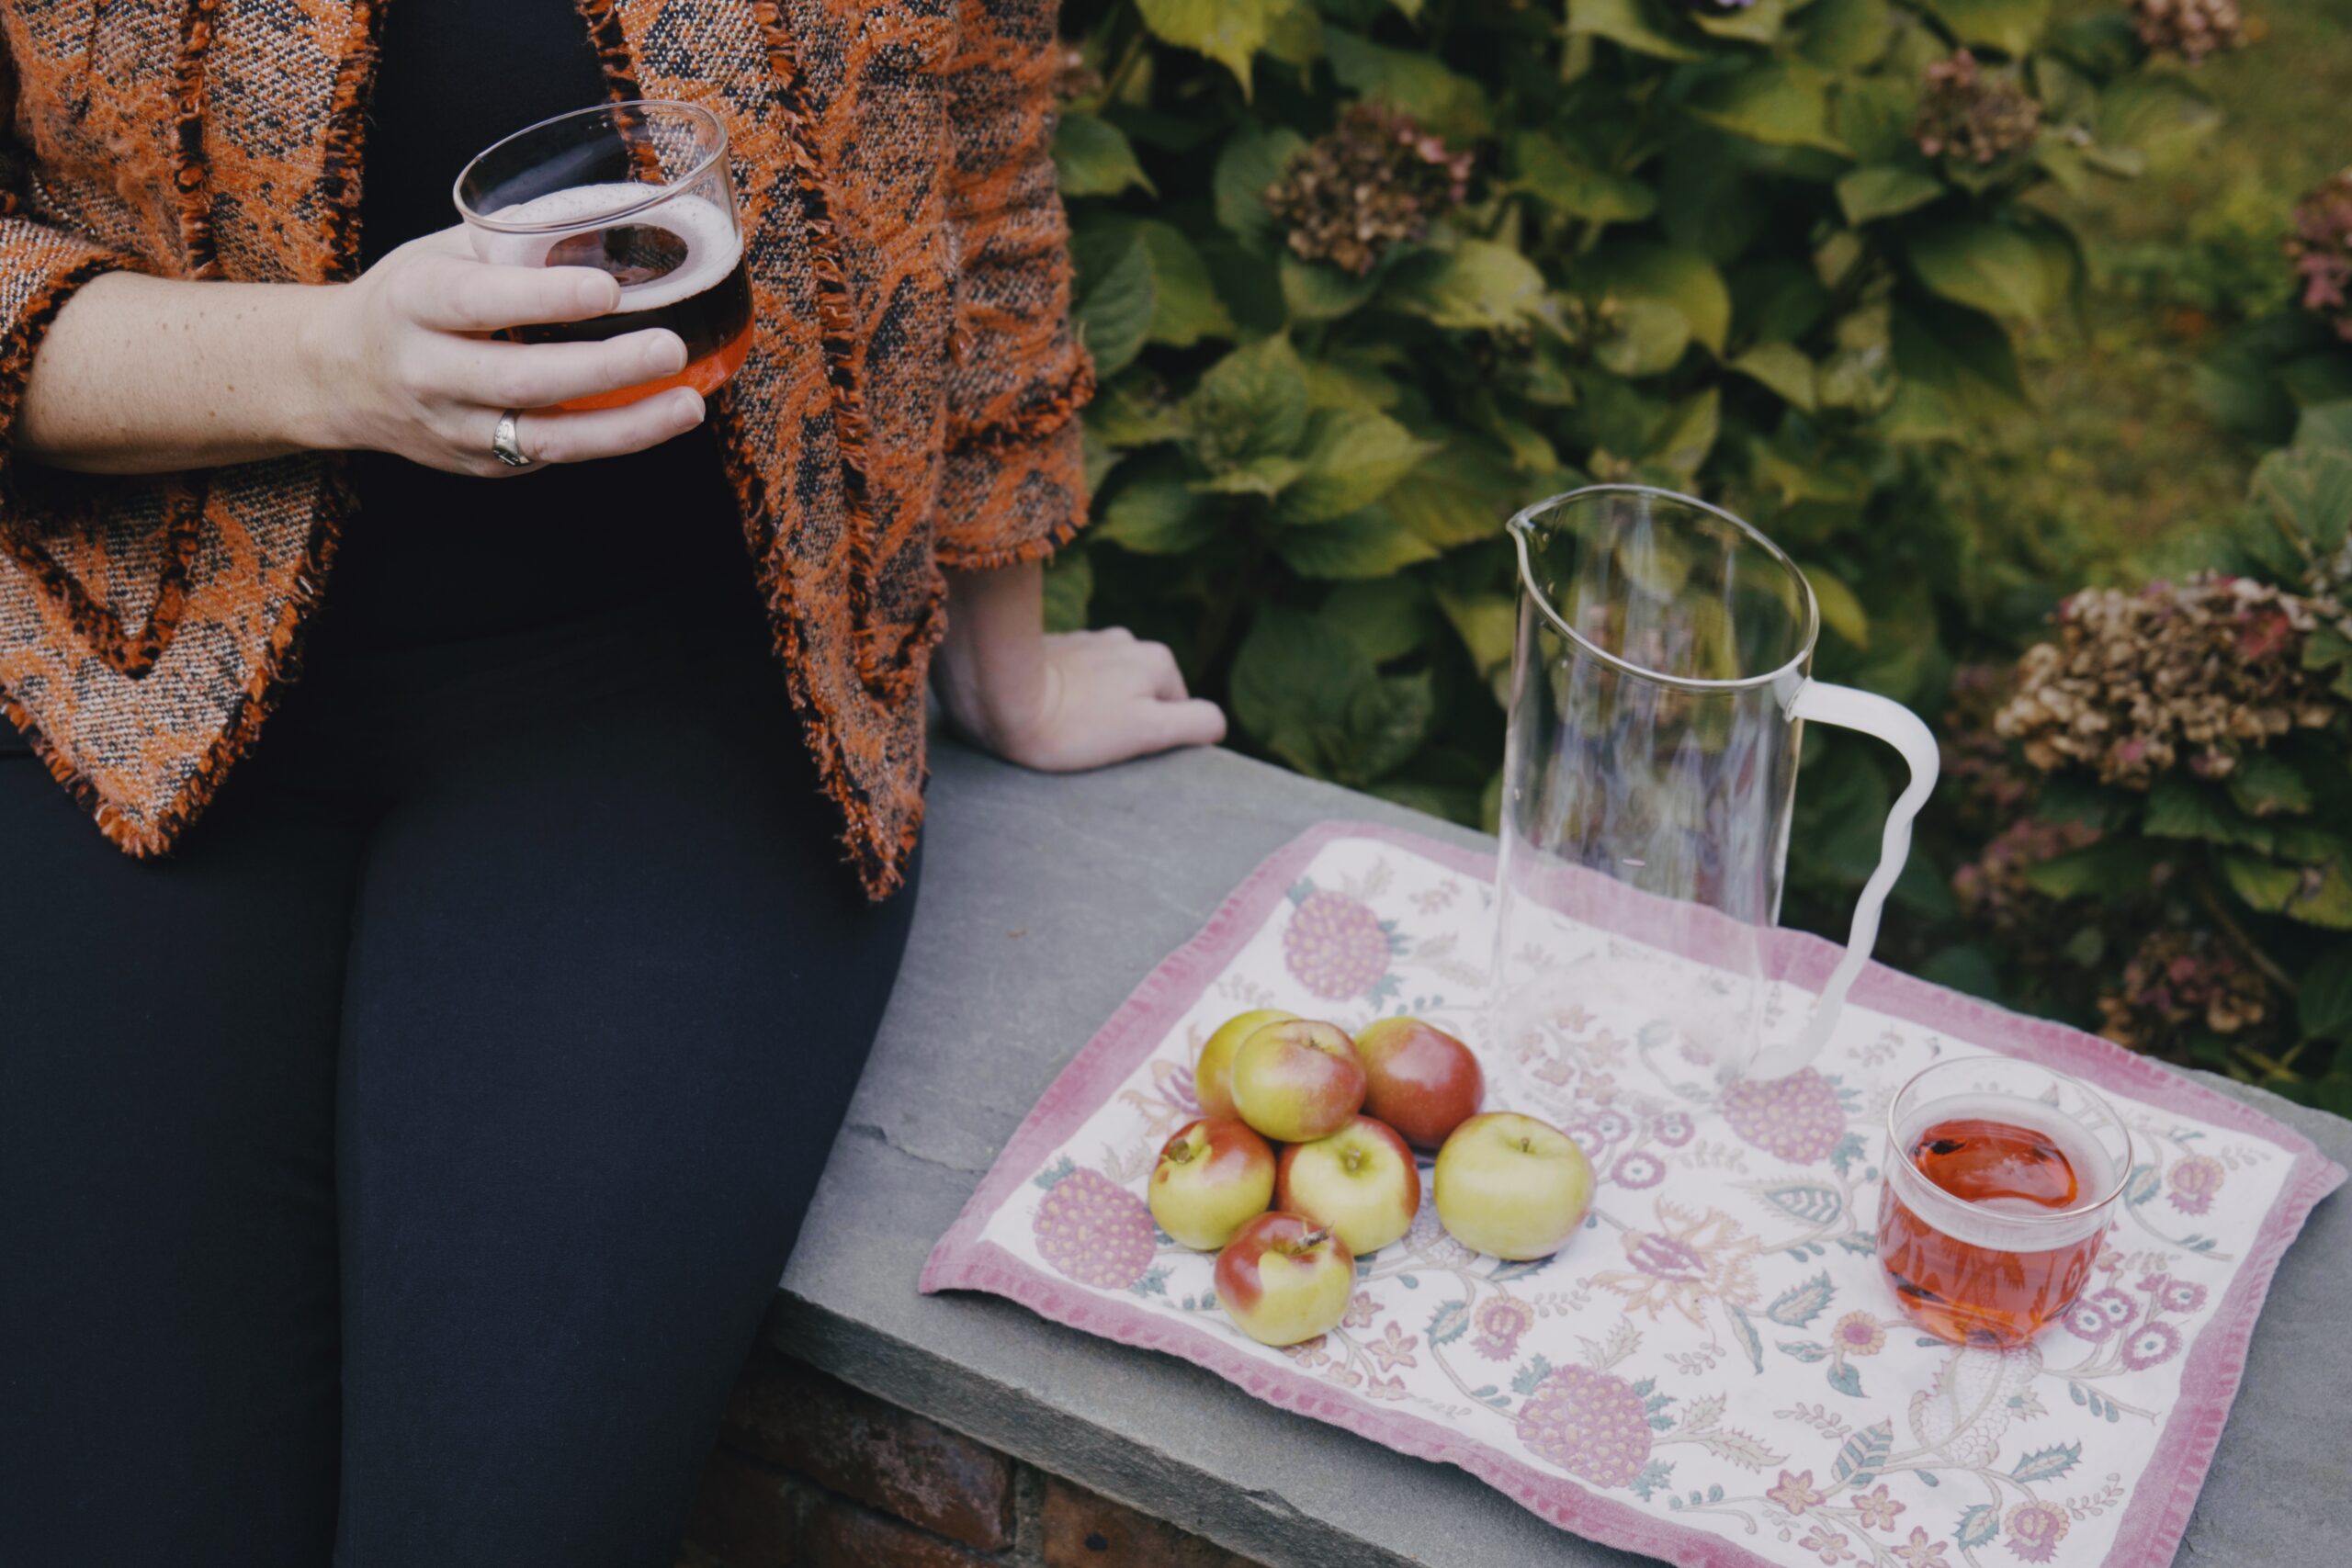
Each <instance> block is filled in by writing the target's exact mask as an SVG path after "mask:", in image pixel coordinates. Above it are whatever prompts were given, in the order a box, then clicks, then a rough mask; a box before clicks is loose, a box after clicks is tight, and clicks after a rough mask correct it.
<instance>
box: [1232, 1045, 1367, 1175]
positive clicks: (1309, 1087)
mask: <svg viewBox="0 0 2352 1568" xmlns="http://www.w3.org/2000/svg"><path fill="white" fill-rule="evenodd" d="M1363 1091H1364V1081H1363V1063H1362V1062H1361V1061H1359V1060H1357V1059H1356V1047H1355V1043H1354V1042H1353V1041H1351V1040H1350V1039H1349V1038H1348V1035H1347V1032H1346V1031H1345V1030H1343V1029H1341V1028H1340V1026H1339V1025H1338V1024H1336V1023H1321V1022H1318V1021H1316V1020H1314V1019H1308V1018H1293V1019H1284V1020H1282V1021H1277V1022H1274V1023H1269V1024H1264V1025H1261V1027H1259V1028H1258V1029H1256V1030H1253V1031H1252V1032H1250V1036H1249V1038H1248V1039H1246V1040H1244V1041H1242V1042H1241V1049H1240V1050H1238V1051H1237V1052H1236V1053H1234V1057H1233V1104H1234V1109H1235V1110H1237V1111H1239V1112H1240V1113H1241V1119H1242V1120H1243V1121H1244V1122H1249V1123H1250V1125H1251V1126H1252V1127H1255V1128H1256V1129H1257V1130H1258V1131H1259V1132H1261V1133H1263V1134H1265V1135H1266V1136H1267V1137H1269V1138H1272V1139H1273V1140H1274V1141H1275V1142H1276V1143H1283V1144H1304V1143H1307V1142H1310V1141H1312V1140H1313V1139H1316V1138H1325V1137H1329V1136H1330V1135H1331V1134H1334V1133H1336V1132H1338V1131H1339V1130H1340V1128H1342V1127H1344V1126H1346V1125H1347V1124H1348V1123H1349V1122H1350V1121H1351V1120H1353V1119H1354V1116H1355V1113H1356V1112H1357V1111H1361V1110H1363Z"/></svg>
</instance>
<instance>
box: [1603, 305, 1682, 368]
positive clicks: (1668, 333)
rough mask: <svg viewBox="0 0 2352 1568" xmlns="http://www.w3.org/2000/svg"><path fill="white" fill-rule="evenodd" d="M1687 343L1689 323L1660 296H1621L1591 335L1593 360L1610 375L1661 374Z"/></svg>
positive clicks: (1674, 363) (1674, 364)
mask: <svg viewBox="0 0 2352 1568" xmlns="http://www.w3.org/2000/svg"><path fill="white" fill-rule="evenodd" d="M1690 346H1691V323H1690V321H1688V320H1687V319H1686V318H1685V317H1684V316H1683V314H1682V312H1681V311H1679V310H1676V309H1675V308H1674V307H1673V306H1671V305H1669V304H1668V303H1667V302H1666V301H1665V300H1663V299H1624V300H1620V301H1619V302H1618V306H1617V310H1616V313H1615V314H1614V315H1613V316H1611V318H1610V320H1609V322H1608V325H1607V326H1606V328H1604V329H1603V331H1602V332H1601V333H1600V335H1598V336H1597V337H1595V338H1594V340H1593V344H1592V357H1593V362H1594V363H1595V364H1597V365H1599V366H1600V367H1601V368H1602V369H1603V370H1606V371H1608V372H1609V373H1610V374H1611V375H1612V376H1623V377H1627V378H1638V377H1643V376H1662V375H1664V374H1665V373H1666V372H1667V371H1668V370H1671V369H1673V368H1674V367H1675V366H1677V365H1678V364H1679V363H1681V360H1682V351H1683V350H1684V349H1686V348H1688V347H1690Z"/></svg>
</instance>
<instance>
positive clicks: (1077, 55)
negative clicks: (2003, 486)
mask: <svg viewBox="0 0 2352 1568" xmlns="http://www.w3.org/2000/svg"><path fill="white" fill-rule="evenodd" d="M2049 12H2050V6H2048V4H2047V3H2046V0H1902V3H1896V0H1746V3H1737V0H1734V3H1724V0H1069V8H1068V11H1067V13H1066V28H1067V31H1068V36H1069V40H1070V59H1069V66H1068V69H1066V70H1065V72H1064V73H1063V77H1062V81H1063V86H1064V92H1065V96H1066V98H1067V103H1066V107H1065V112H1064V115H1063V117H1062V119H1061V122H1060V126H1059V130H1058V133H1057V148H1056V150H1057V161H1058V164H1059V166H1060V172H1061V182H1062V188H1063V191H1064V194H1065V196H1066V197H1067V198H1068V199H1069V204H1070V208H1071V212H1072V220H1073V233H1074V250H1075V253H1076V255H1077V260H1078V266H1079V296H1078V306H1077V310H1078V315H1079V318H1080V323H1081V326H1082V330H1083V332H1084V333H1085V337H1086V341H1087V343H1088V345H1089V347H1090V348H1091V351H1092V353H1093V355H1094V357H1095V361H1096V364H1097V367H1098V368H1099V370H1100V372H1101V376H1102V391H1101V394H1100V396H1099V397H1098V399H1097V400H1096V402H1095V404H1094V406H1093V407H1092V408H1091V410H1090V412H1089V413H1088V416H1087V427H1088V434H1089V438H1090V452H1091V459H1092V465H1091V466H1092V478H1093V479H1094V480H1095V483H1096V509H1097V520H1096V524H1095V526H1094V527H1093V528H1092V529H1091V530H1090V531H1089V532H1088V533H1087V534H1086V535H1085V536H1082V537H1081V540H1080V543H1079V544H1078V545H1077V546H1076V547H1073V548H1072V549H1071V550H1069V552H1067V553H1066V554H1065V557H1064V558H1063V560H1062V562H1061V563H1060V564H1059V565H1058V566H1057V570H1056V571H1055V574H1054V576H1053V578H1052V588H1053V604H1054V613H1055V614H1056V615H1057V616H1058V617H1059V618H1060V620H1061V621H1062V622H1063V623H1064V624H1079V623H1080V622H1081V621H1084V620H1089V619H1092V620H1098V621H1105V622H1108V621H1121V622H1125V623H1127V624H1131V625H1135V626H1138V627H1139V628H1142V629H1145V630H1146V631H1147V632H1148V634H1149V635H1152V636H1155V637H1160V638H1162V639H1164V640H1166V641H1168V642H1169V643H1170V645H1171V646H1173V647H1174V648H1175V649H1177V651H1178V654H1179V657H1180V659H1181V660H1182V662H1183V664H1184V666H1185V669H1186V671H1187V672H1188V674H1189V676H1190V677H1191V679H1192V680H1193V682H1194V683H1195V685H1196V686H1198V687H1200V688H1202V689H1203V690H1204V691H1205V692H1206V693H1207V694H1210V695H1213V696H1216V697H1217V698H1219V699H1221V700H1224V701H1225V702H1227V705H1228V707H1229V709H1230V711H1231V712H1232V713H1233V715H1234V716H1235V717H1236V719H1237V720H1238V739H1239V741H1240V742H1241V743H1242V744H1245V745H1248V746H1250V747H1252V748H1254V749H1256V750H1259V751H1260V752H1261V753H1262V754H1264V755H1267V756H1270V757H1272V758H1274V759H1276V760H1278V761H1282V762H1284V763H1286V764H1288V765H1290V766H1292V767H1295V768H1297V769H1299V770H1301V771H1303V772H1306V773H1312V774H1315V775H1317V776H1319V777H1325V778H1329V779H1334V780H1337V781H1340V782H1341V783H1344V784H1351V785H1355V786H1358V787H1363V788H1368V789H1371V790H1374V791H1376V792H1378V793H1381V794H1383V795H1388V796H1390V797H1392V798H1396V799H1399V800H1403V801H1406V802H1408V803H1410V804H1413V805H1416V806H1419V807H1424V808H1426V809H1429V810H1431V811H1435V812H1438V813H1441V814H1443V815H1447V816H1451V817H1453V818H1458V819H1461V820H1464V821H1473V822H1475V821H1478V820H1480V819H1481V818H1482V817H1483V816H1485V815H1486V814H1487V810H1488V809H1490V806H1491V795H1492V788H1493V784H1494V781H1495V779H1496V777H1497V774H1498V767H1499V763H1500V760H1501V727H1502V717H1501V711H1500V706H1499V703H1498V696H1497V694H1498V690H1499V686H1500V682H1501V680H1502V678H1503V676H1504V673H1505V665H1506V663H1507V661H1508V659H1509V653H1510V629H1511V624H1512V615H1513V598H1512V575H1511V564H1510V550H1509V548H1508V544H1507V540H1506V538H1505V536H1504V533H1503V528H1502V524H1503V520H1504V519H1505V518H1506V517H1508V516H1509V515H1510V513H1512V512H1513V511H1515V510H1517V509H1518V508H1519V507H1520V506H1521V505H1524V504H1526V503H1528V502H1532V501H1534V500H1537V499H1540V498H1542V497H1544V496H1545V495H1549V494H1552V493H1555V492H1556V491H1562V490H1566V489H1568V488H1571V487H1573V486H1575V485H1577V484H1579V483H1584V482H1588V481H1590V480H1593V479H1645V480H1651V481H1655V482H1658V483H1663V484H1667V485H1670V486H1673V487H1676V488H1679V489H1685V490H1695V491H1700V492H1702V493H1703V494H1706V495H1708V496H1710V497H1711V498H1713V499H1717V500H1720V501H1723V502H1725V503H1727V504H1729V505H1731V506H1733V507H1734V508H1736V509H1737V510H1739V511H1740V512H1742V513H1744V514H1746V515H1747V516H1750V517H1752V518H1753V519H1754V520H1755V521H1756V522H1758V524H1759V525H1761V526H1763V527H1764V528H1765V529H1766V530H1767V531H1768V532H1770V534H1771V535H1772V536H1774V537H1775V538H1776V539H1778V540H1780V541H1781V542H1782V543H1783V544H1785V545H1786V546H1787V547H1789V548H1790V549H1791V550H1792V552H1793V553H1794V554H1795V555H1796V556H1797V557H1798V558H1799V559H1800V560H1801V561H1802V562H1803V564H1804V568H1805V570H1806V571H1807V572H1808V574H1809V575H1810V576H1811V578H1812V580H1813V582H1814V584H1815V589H1816V590H1817V591H1818V594H1819V597H1820V599H1821V603H1822V606H1823V610H1824V615H1825V619H1826V623H1827V625H1828V627H1829V632H1828V635H1827V637H1826V640H1825V643H1824V647H1823V649H1822V654H1821V659H1820V667H1821V668H1822V670H1823V671H1824V672H1825V673H1826V674H1829V675H1832V676H1834V677H1835V678H1838V679H1841V680H1847V681H1851V682H1860V683H1862V684H1866V685H1869V686H1871V687H1874V688H1875V689H1878V690H1880V691H1883V692H1885V693H1888V694H1892V695H1894V696H1895V697H1897V698H1901V699H1904V700H1907V701H1912V702H1915V703H1920V704H1923V705H1925V704H1932V703H1933V702H1935V701H1937V700H1938V698H1937V696H1936V694H1937V693H1938V692H1939V690H1940V688H1941V685H1942V684H1943V682H1945V680H1946V679H1948V677H1949V674H1950V670H1951V661H1952V660H1951V655H1950V653H1949V652H1948V651H1947V642H1948V640H1949V641H1950V642H1951V643H1952V644H1954V645H1964V644H1965V643H1966V642H1967V640H1968V638H1969V635H1970V634H1969V632H1968V628H1969V627H1970V626H1973V625H1974V624H1976V623H1977V622H1978V620H1979V619H1980V618H1981V616H1982V615H1983V614H1984V610H1985V604H1986V603H1987V602H1988V601H1990V600H1991V599H1993V598H1995V597H1996V596H1998V595H2001V594H2004V593H2007V592H2012V591H2014V590H2016V589H2017V588H2018V585H2019V584H2020V583H2021V582H2024V581H2028V580H2029V579H2030V569H2029V568H2027V567H2026V566H2024V565H2021V564H2020V563H2019V562H2018V561H2017V560H2016V559H2014V558H2009V557H2007V555H2006V554H2005V551H2004V550H2003V549H2002V548H2000V547H1997V545H1996V542H1990V541H1986V540H1984V539H1980V538H1977V537H1974V536H1972V534H1971V533H1970V531H1969V530H1968V528H1967V527H1966V526H1964V525H1962V523H1961V522H1960V521H1959V520H1958V519H1957V518H1956V517H1955V516H1954V514H1953V513H1951V512H1950V511H1948V510H1947V509H1946V508H1945V507H1944V506H1943V505H1942V504H1941V503H1940V502H1939V492H1940V487H1939V483H1938V478H1939V471H1940V470H1941V469H1942V468H1944V466H1946V465H1949V464H1951V463H1952V462H1954V461H1955V460H1964V457H1965V454H1966V452H1967V449H1968V447H1969V445H1970V444H1971V442H1972V441H1973V440H1975V439H1976V438H1977V436H1978V434H1979V433H1980V432H1982V431H1983V430H1985V428H1986V426H1987V424H1988V423H1990V422H1993V421H1996V420H1998V419H2001V418H2005V417H2009V416H2013V415H2015V414H2017V413H2018V412H2021V411H2022V409H2023V406H2024V402H2023V392H2022V389H2021V385H2020V381H2019V377H2018V366H2017V361H2016V357H2015V355H2014V354H2013V352H2012V348H2011V336H2010V334H2011V333H2012V331H2013V330H2016V329H2018V328H2019V327H2020V326H2022V325H2024V324H2026V323H2030V322H2031V321H2035V320H2036V319H2038V318H2042V317H2046V316H2048V315H2050V314H2052V313H2053V312H2056V311H2059V310H2064V309H2065V308H2066V307H2067V306H2068V304H2069V302H2070V300H2071V299H2072V298H2073V296H2074V295H2075V292H2076V290H2077V288H2079V286H2080V282H2081V278H2082V275H2083V265H2082V261H2081V254H2080V248H2079V246H2078V245H2077V244H2076V243H2075V238H2074V236H2073V235H2072V234H2071V233H2070V232H2069V231H2068V230H2067V228H2066V226H2065V224H2064V221H2062V220H2061V219H2060V218H2059V217H2057V216H2055V214H2057V213H2059V212H2062V211H2063V210H2064V194H2065V192H2066V191H2067V190H2069V189H2075V188H2080V187H2082V186H2084V185H2086V183H2087V182H2091V181H2096V180H2100V179H2107V178H2119V177H2129V176H2131V175H2132V174H2134V173H2135V172H2137V171H2138V170H2139V169H2140V168H2141V167H2142V165H2143V162H2144V161H2145V159H2146V158H2147V157H2148V156H2150V155H2151V154H2152V153H2155V152H2162V151H2164V150H2165V149H2166V148H2168V147H2177V145H2179V144H2180V143H2182V142H2184V141H2191V140H2193V139H2195V138H2197V137H2199V136H2200V135H2202V134H2204V133H2205V132H2206V131H2208V130H2210V129H2211V126H2212V124H2213V122H2214V119H2215V116H2214V113H2213V111H2212V109H2211V107H2210V106H2209V105H2208V104H2207V102H2206V101H2205V99H2204V98H2203V96H2201V95H2200V94H2199V91H2198V89H2197V88H2196V87H2195V85H2193V84H2192V83H2191V82H2190V80H2189V79H2188V76H2187V75H2186V74H2184V73H2182V72H2181V71H2180V70H2178V69H2177V61H2175V60H2172V59H2170V58H2169V57H2165V58H2159V57H2158V56H2155V55H2154V54H2152V53H2151V51H2150V48H2149V46H2148V45H2146V44H2144V43H2143V42H2142V41H2141V34H2142V26H2141V21H2142V19H2141V18H2139V17H2135V15H2134V13H2133V12H2131V10H2128V9H2125V8H2123V7H2122V6H2118V8H2116V9H2114V10H2113V11H2111V12H2109V13H2107V14H2104V15H2102V16H2100V17H2096V18H2094V19H2092V20H2089V21H2085V22H2075V23H2071V24H2067V25H2064V26H2054V25H2052V23H2051V22H2050V20H2049ZM2029 196H2032V197H2034V198H2035V199H2033V200H2031V201H2028V200H2026V199H2024V198H2026V197H2029ZM1890 765H1891V764H1890V763H1888V762H1887V761H1884V760H1883V759H1880V758H1878V757H1876V756H1874V755H1872V754H1871V749H1870V748H1869V747H1868V746H1867V745H1866V744H1862V743H1856V744H1854V745H1851V746H1841V747H1835V748H1828V749H1826V750H1816V754H1815V756H1813V757H1811V758H1809V760H1808V762H1807V768H1808V773H1807V782H1806V786H1805V789H1804V791H1803V792H1802V794H1803V799H1802V802H1801V806H1800V810H1801V812H1802V813H1803V816H1802V818H1801V819H1800V822H1799V825H1798V830H1797V832H1796V833H1795V835H1794V840H1795V843H1796V845H1797V857H1796V863H1795V865H1794V868H1793V871H1792V885H1793V892H1792V905H1791V908H1792V914H1794V915H1796V916H1797V917H1798V918H1800V919H1802V918H1804V917H1805V914H1806V912H1807V910H1808V909H1816V910H1817V911H1818V913H1819V915H1820V917H1821V918H1824V919H1834V918H1835V915H1836V914H1837V913H1838V911H1839V910H1840V908H1841V907H1842V904H1843V902H1844V900H1845V899H1846V898H1847V897H1849V893H1850V890H1851V888H1852V886H1855V885H1856V884H1858V883H1859V881H1860V877H1861V876H1862V874H1865V873H1866V872H1867V871H1868V869H1869V867H1870V866H1871V864H1872V863H1874V861H1875V859H1876V851H1877V833H1878V820H1879V818H1880V815H1881V814H1882V813H1883V808H1884V804H1885V801H1886V798H1887V795H1888V789H1887V783H1886V776H1885V773H1884V772H1883V769H1885V768H1886V767H1888V766H1890ZM1815 896H1817V903H1815V904H1810V905H1809V904H1808V903H1807V899H1808V897H1815Z"/></svg>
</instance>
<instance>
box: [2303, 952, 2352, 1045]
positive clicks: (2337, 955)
mask: <svg viewBox="0 0 2352 1568" xmlns="http://www.w3.org/2000/svg"><path fill="white" fill-rule="evenodd" d="M2295 1016H2296V1018H2297V1020H2298V1021H2300V1022H2301V1024H2302V1028H2303V1032H2304V1033H2305V1034H2308V1035H2311V1036H2312V1037H2314V1038H2316V1039H2322V1040H2335V1041H2346V1040H2352V943H2346V945H2344V946H2341V947H2338V948H2336V949H2335V951H2334V952H2332V953H2328V954H2327V955H2326V956H2325V957H2324V958H2322V959H2320V961H2319V962H2318V963H2316V964H2312V966H2311V968H2310V969H2309V970H2308V971H2306V972H2305V974H2304V976H2303V980H2302V984H2301V985H2300V986H2298V987H2296V988H2295Z"/></svg>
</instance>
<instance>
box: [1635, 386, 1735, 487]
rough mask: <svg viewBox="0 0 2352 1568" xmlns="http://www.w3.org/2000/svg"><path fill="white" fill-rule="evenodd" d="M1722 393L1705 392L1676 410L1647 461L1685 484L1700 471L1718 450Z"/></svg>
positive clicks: (1714, 389)
mask: <svg viewBox="0 0 2352 1568" xmlns="http://www.w3.org/2000/svg"><path fill="white" fill-rule="evenodd" d="M1722 410H1723V389H1721V388H1720V387H1709V388H1708V389H1706V390H1705V391H1703V392H1700V393H1698V394H1696V395H1695V396H1692V397H1689V398H1685V399H1684V400H1682V401H1681V402H1679V403H1677V404H1676V405H1675V406H1674V412H1672V413H1671V414H1669V415H1668V416H1667V420H1666V423H1664V424H1663V425H1661V426H1660V427H1659V428H1658V432H1657V436H1656V437H1655V438H1654V439H1653V440H1652V441H1651V443H1650V446H1649V447H1648V449H1647V450H1645V452H1643V454H1642V457H1643V458H1644V460H1645V461H1647V462H1651V463H1655V464H1657V465H1658V466H1659V467H1660V468H1666V469H1668V470H1669V471H1670V472H1672V473H1674V474H1675V475H1677V476H1679V478H1680V479H1684V480H1686V481H1687V480H1689V479H1690V478H1691V476H1692V475H1693V474H1696V473H1697V472H1698V471H1699V465H1700V464H1702V463H1703V462H1705V461H1706V460H1707V454H1708V453H1710V452H1712V451H1713V450H1714V447H1715V435H1716V434H1717V432H1718V431H1719V430H1720V429H1721V428H1722Z"/></svg>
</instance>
